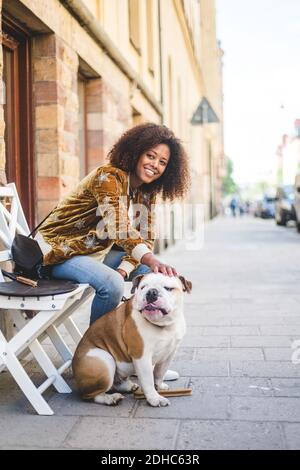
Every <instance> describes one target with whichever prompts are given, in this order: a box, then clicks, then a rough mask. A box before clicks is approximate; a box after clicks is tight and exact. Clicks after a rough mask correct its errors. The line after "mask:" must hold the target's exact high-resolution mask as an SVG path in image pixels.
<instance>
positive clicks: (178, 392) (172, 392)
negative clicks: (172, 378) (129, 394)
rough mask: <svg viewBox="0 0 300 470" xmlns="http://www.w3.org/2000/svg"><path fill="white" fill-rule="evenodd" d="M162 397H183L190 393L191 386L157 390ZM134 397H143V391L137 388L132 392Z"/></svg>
mask: <svg viewBox="0 0 300 470" xmlns="http://www.w3.org/2000/svg"><path fill="white" fill-rule="evenodd" d="M157 391H158V393H159V394H160V395H162V396H163V397H184V396H189V395H192V389H191V388H170V389H169V390H157ZM134 397H135V398H137V399H141V398H145V395H144V393H143V391H142V390H141V389H140V388H139V389H138V390H136V391H135V392H134Z"/></svg>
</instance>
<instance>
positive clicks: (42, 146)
mask: <svg viewBox="0 0 300 470" xmlns="http://www.w3.org/2000/svg"><path fill="white" fill-rule="evenodd" d="M32 60H33V97H34V112H35V139H34V141H35V158H36V163H37V199H38V218H39V219H41V218H42V217H43V216H45V215H47V213H48V212H49V211H50V210H51V208H52V207H53V206H54V205H55V204H56V202H57V201H58V200H59V199H60V198H62V197H63V196H64V195H65V194H66V193H68V192H69V191H70V190H71V189H72V187H73V186H74V185H75V184H76V182H77V181H78V178H79V157H78V95H77V73H78V56H77V54H76V53H75V52H74V51H73V50H72V49H71V48H70V47H69V46H68V45H67V44H66V43H65V42H64V41H62V40H61V39H60V38H59V37H57V36H56V35H55V34H46V35H41V36H37V37H35V38H34V40H33V54H32Z"/></svg>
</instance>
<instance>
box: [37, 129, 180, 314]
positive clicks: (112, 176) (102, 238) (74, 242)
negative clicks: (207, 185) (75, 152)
mask: <svg viewBox="0 0 300 470" xmlns="http://www.w3.org/2000/svg"><path fill="white" fill-rule="evenodd" d="M108 158H109V163H107V164H105V165H102V166H100V167H98V168H96V169H95V170H93V171H92V172H91V173H90V174H89V175H87V176H86V177H85V178H84V179H83V180H82V181H81V182H80V183H79V184H78V186H77V188H76V189H75V190H74V191H73V192H72V193H71V194H70V195H69V196H67V197H66V198H65V199H64V200H63V201H62V202H60V203H59V204H58V206H57V207H56V208H55V209H54V211H53V212H52V213H51V214H50V216H49V217H48V218H47V219H46V221H45V222H44V223H43V224H42V226H41V228H40V234H41V235H42V239H39V241H40V242H43V246H44V249H43V253H44V263H43V264H44V266H48V267H50V276H51V277H52V278H56V279H70V280H73V281H76V282H79V283H87V284H90V285H91V286H92V287H93V288H94V289H95V297H94V299H93V302H92V307H91V318H90V323H92V322H94V321H95V320H96V319H97V318H99V317H101V316H102V315H104V314H105V313H107V312H109V311H110V310H112V309H114V308H115V307H116V306H117V305H118V304H119V302H120V300H121V298H122V296H123V290H124V280H129V281H131V280H132V279H133V278H134V277H135V276H136V275H138V274H144V273H146V272H149V271H153V272H161V273H163V274H165V275H169V276H173V275H177V272H176V269H175V268H173V267H171V266H169V265H167V264H164V263H162V262H160V261H159V260H158V259H157V258H156V257H155V256H154V255H153V253H152V251H153V244H154V235H153V234H152V230H151V228H152V225H153V214H152V213H151V210H150V209H151V205H153V204H154V203H155V199H156V196H157V195H158V194H160V193H161V195H162V198H163V200H167V199H169V200H173V199H174V198H175V197H183V196H184V194H185V192H186V190H187V188H188V180H189V174H188V163H187V157H186V154H185V151H184V149H183V147H182V145H181V143H180V142H179V140H178V139H177V138H176V137H175V136H174V134H173V132H172V131H171V130H169V129H168V128H167V127H165V126H162V125H157V124H152V123H146V124H141V125H139V126H136V127H134V128H132V129H130V130H128V131H127V132H125V134H123V135H122V137H121V138H120V139H119V140H118V141H117V142H116V144H115V145H114V146H113V148H112V149H111V151H110V152H109V154H108ZM132 203H133V204H139V205H140V206H139V207H140V208H141V212H143V216H142V217H140V220H139V222H140V223H139V226H138V227H137V228H134V227H133V225H132V223H131V222H132V220H131V219H130V205H131V204H132ZM143 209H146V210H143ZM145 226H146V229H145ZM144 233H145V234H146V235H144ZM46 269H47V270H48V271H49V268H46Z"/></svg>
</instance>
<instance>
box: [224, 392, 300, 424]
mask: <svg viewBox="0 0 300 470" xmlns="http://www.w3.org/2000/svg"><path fill="white" fill-rule="evenodd" d="M231 418H232V419H239V420H247V421H288V422H294V421H296V422H297V421H300V398H289V397H284V398H281V397H264V398H257V397H232V398H231Z"/></svg>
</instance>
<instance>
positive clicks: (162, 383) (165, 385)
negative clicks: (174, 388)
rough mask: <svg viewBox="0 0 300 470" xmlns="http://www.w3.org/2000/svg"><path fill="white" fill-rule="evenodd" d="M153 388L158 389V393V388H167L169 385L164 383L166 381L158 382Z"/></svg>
mask: <svg viewBox="0 0 300 470" xmlns="http://www.w3.org/2000/svg"><path fill="white" fill-rule="evenodd" d="M155 388H156V390H158V393H159V391H160V390H169V388H170V387H169V385H168V384H166V382H161V383H159V384H156V385H155Z"/></svg>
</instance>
